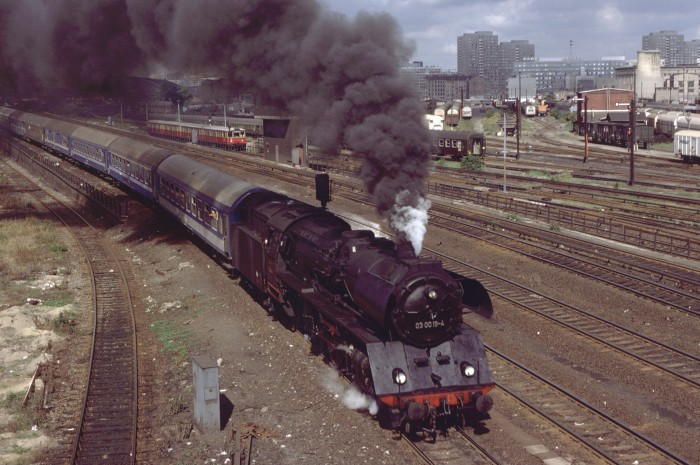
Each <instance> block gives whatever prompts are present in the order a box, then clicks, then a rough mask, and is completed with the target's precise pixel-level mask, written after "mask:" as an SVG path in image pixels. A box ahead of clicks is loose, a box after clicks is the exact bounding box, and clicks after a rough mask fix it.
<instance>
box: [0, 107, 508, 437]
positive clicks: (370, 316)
mask: <svg viewBox="0 0 700 465" xmlns="http://www.w3.org/2000/svg"><path fill="white" fill-rule="evenodd" d="M0 126H2V127H3V128H5V129H8V130H10V131H11V132H13V133H15V134H17V135H19V136H21V137H23V138H26V139H29V140H31V141H33V142H34V143H37V144H39V145H42V146H44V147H47V148H50V149H52V150H55V151H57V152H60V153H61V154H63V155H64V156H67V157H70V158H73V159H75V160H77V161H79V162H81V163H83V164H86V165H88V166H90V168H91V169H93V170H96V171H99V172H101V173H104V174H106V175H109V176H111V177H113V178H114V179H115V180H117V181H119V182H120V183H122V184H124V185H125V186H127V187H129V188H130V189H132V190H134V191H135V192H136V193H138V194H139V195H140V196H142V197H143V198H145V199H147V200H149V201H151V202H155V203H157V204H158V205H160V206H161V207H162V208H163V209H164V210H166V211H167V212H168V213H169V214H171V215H172V216H174V217H175V218H176V219H177V220H178V221H179V222H180V223H182V224H183V225H184V226H186V227H187V228H188V229H190V230H191V231H192V232H193V233H194V234H196V235H197V236H198V237H200V238H201V239H202V240H203V241H204V242H206V243H207V244H208V245H209V246H210V247H212V248H213V249H214V250H216V251H217V253H218V254H220V255H221V256H222V257H224V258H225V259H226V260H227V261H228V262H230V263H231V265H232V266H233V267H235V269H236V270H237V272H238V273H239V274H240V276H241V278H242V284H247V286H248V287H249V289H250V290H251V292H252V293H253V294H254V295H255V296H256V297H258V298H259V299H260V300H261V301H262V302H263V304H264V305H265V306H266V308H267V309H268V310H269V311H271V312H275V313H276V314H277V315H279V316H280V317H281V319H283V320H284V321H285V322H287V323H288V324H289V325H290V326H293V327H295V328H297V329H298V330H299V331H301V332H302V333H304V334H305V335H306V336H307V337H308V338H309V340H310V341H311V342H312V348H313V350H314V351H315V352H317V353H322V354H324V356H325V357H326V358H327V359H328V360H329V361H330V362H331V363H332V364H333V365H335V367H336V368H337V369H338V370H339V371H340V372H341V373H342V374H343V375H345V376H346V377H347V378H348V379H349V380H350V381H351V382H353V383H354V384H355V385H356V386H358V387H359V388H360V389H361V390H362V391H363V392H365V393H366V394H368V395H370V396H372V397H374V398H375V399H376V400H377V402H378V406H379V412H378V413H379V418H380V420H381V421H382V423H383V424H384V425H385V426H389V427H391V428H393V429H397V430H398V429H402V430H403V431H427V432H428V434H431V435H432V436H433V437H435V435H436V431H437V430H438V429H444V428H448V427H449V426H451V425H452V424H454V422H457V421H460V422H463V421H464V420H465V419H466V417H467V415H470V414H474V413H475V414H476V416H477V417H480V416H482V415H484V414H486V413H487V412H488V411H489V409H490V408H491V406H492V404H493V401H492V400H491V398H490V396H489V395H488V392H489V391H490V390H491V389H493V387H494V386H495V383H494V380H493V378H492V377H491V373H490V370H489V366H488V362H487V359H486V354H485V350H484V345H483V342H482V340H481V336H480V335H479V333H478V332H477V331H476V330H475V329H473V328H472V327H470V326H468V325H467V324H465V323H464V322H463V321H462V311H463V309H465V308H466V309H470V310H472V311H474V312H475V313H478V314H481V315H482V316H487V317H490V316H491V313H492V306H491V300H490V298H489V296H488V293H487V292H486V290H485V289H484V287H483V286H482V285H481V284H480V283H479V282H478V281H476V280H472V279H468V278H464V277H460V276H457V275H454V274H452V273H451V272H448V271H446V270H445V269H444V268H443V267H442V265H441V263H440V262H439V261H437V260H432V259H425V258H420V257H416V256H415V255H414V252H413V249H412V247H411V246H410V245H408V244H403V243H394V242H392V241H390V240H388V239H385V238H379V237H375V235H374V234H373V233H372V232H371V231H366V230H352V229H351V227H350V225H349V224H348V223H347V222H345V221H344V220H342V219H341V218H339V217H337V216H336V215H333V214H332V213H330V212H329V211H327V210H325V209H323V208H319V207H315V206H311V205H309V204H306V203H303V202H300V201H297V200H293V199H291V198H289V197H286V196H284V195H282V194H279V193H276V192H273V191H270V190H267V189H264V188H261V187H258V186H255V185H252V184H250V183H248V182H246V181H244V180H241V179H238V178H236V177H234V176H232V175H230V174H227V173H224V172H221V171H218V170H216V169H214V168H212V167H210V166H208V165H205V164H202V163H199V162H197V161H195V160H193V159H190V158H188V157H186V156H184V155H181V154H178V153H173V152H171V151H169V150H167V149H161V148H157V147H154V146H151V145H149V144H144V143H142V142H138V141H134V140H132V139H130V138H128V137H125V136H115V135H113V134H108V133H104V132H102V131H99V130H95V129H90V128H84V127H80V126H76V125H72V124H68V123H65V122H62V121H58V120H54V119H51V118H45V117H40V116H38V115H32V114H29V113H23V112H18V111H14V110H12V109H9V108H0ZM85 152H87V153H89V154H90V155H88V156H86V155H84V153H85Z"/></svg>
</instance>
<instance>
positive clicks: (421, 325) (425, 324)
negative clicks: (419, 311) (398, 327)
mask: <svg viewBox="0 0 700 465" xmlns="http://www.w3.org/2000/svg"><path fill="white" fill-rule="evenodd" d="M441 326H445V320H436V321H419V322H417V323H416V329H430V328H439V327H441Z"/></svg>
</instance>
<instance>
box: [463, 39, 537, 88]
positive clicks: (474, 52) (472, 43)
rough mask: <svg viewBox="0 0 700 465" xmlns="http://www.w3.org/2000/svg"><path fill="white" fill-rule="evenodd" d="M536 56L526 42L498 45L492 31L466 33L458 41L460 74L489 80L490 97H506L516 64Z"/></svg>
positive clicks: (533, 48) (533, 47) (532, 47)
mask: <svg viewBox="0 0 700 465" xmlns="http://www.w3.org/2000/svg"><path fill="white" fill-rule="evenodd" d="M534 56H535V46H534V45H533V44H531V43H529V42H528V41H527V40H513V41H510V42H503V43H499V42H498V36H496V35H493V32H491V31H477V32H474V33H465V34H462V35H461V36H460V37H458V38H457V74H460V75H463V76H467V77H469V78H473V77H481V78H483V79H484V80H486V82H487V83H488V89H487V94H488V96H491V97H502V96H504V95H505V92H506V80H507V79H508V78H509V77H511V76H512V75H513V65H514V64H515V63H517V62H520V61H523V60H527V59H532V58H533V57H534Z"/></svg>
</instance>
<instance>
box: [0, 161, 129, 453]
mask: <svg viewBox="0 0 700 465" xmlns="http://www.w3.org/2000/svg"><path fill="white" fill-rule="evenodd" d="M6 169H7V168H6ZM12 178H13V179H14V180H15V183H17V184H19V185H21V187H22V188H23V189H24V190H25V191H26V192H31V194H32V196H34V197H35V198H36V199H37V201H38V202H40V203H41V204H42V205H43V206H44V207H45V208H46V209H48V210H49V211H50V212H51V213H53V215H54V216H55V217H56V218H57V219H58V220H59V221H60V222H61V223H62V224H63V225H64V226H65V227H66V228H67V229H68V231H69V232H70V234H71V235H72V236H73V237H74V239H75V242H76V244H78V245H79V247H80V251H81V252H82V254H83V255H84V257H85V263H86V265H87V269H88V271H89V275H90V280H91V284H92V286H91V287H92V296H93V297H92V303H93V331H92V343H91V345H90V347H89V348H86V349H88V350H87V352H88V353H89V362H88V367H87V372H86V379H85V380H83V381H82V382H81V380H79V379H75V380H72V382H74V383H75V387H76V390H75V391H74V392H72V393H71V394H70V395H71V396H72V397H73V399H72V401H71V402H74V403H75V411H76V412H78V414H77V415H76V416H75V417H73V418H70V419H67V421H66V422H65V427H64V428H63V432H64V434H65V437H64V438H63V439H64V443H65V444H66V447H65V449H64V453H65V455H63V456H54V457H53V460H54V461H53V462H52V463H67V464H76V465H77V464H110V465H111V464H133V463H135V459H136V446H137V428H138V423H137V417H138V415H137V412H138V408H139V407H138V402H137V401H138V396H137V391H138V384H137V383H138V362H137V361H138V357H137V341H136V327H135V320H134V308H133V303H132V297H131V291H130V284H129V281H130V279H132V278H130V277H129V274H128V272H127V271H125V269H124V268H123V266H122V264H121V261H120V260H119V259H118V258H117V257H116V256H115V255H114V252H113V251H112V249H111V246H110V245H109V244H108V243H107V242H106V241H105V240H104V238H103V237H102V233H101V232H100V231H99V230H97V229H96V228H95V227H93V225H92V224H91V222H90V220H89V219H87V218H85V217H84V216H83V215H81V214H80V213H78V212H77V211H76V210H74V209H73V208H71V207H69V206H68V205H67V204H66V203H65V202H62V201H60V200H58V199H57V197H55V196H53V195H51V194H49V193H48V192H47V191H45V190H40V189H39V188H37V187H36V185H35V184H33V183H32V182H31V181H29V179H27V178H25V177H24V176H22V175H19V171H15V172H14V173H13V176H12ZM81 386H83V387H81ZM80 392H84V395H83V396H82V399H81V398H79V397H80V396H79V393H80ZM71 437H72V439H71Z"/></svg>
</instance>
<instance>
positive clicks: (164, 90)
mask: <svg viewBox="0 0 700 465" xmlns="http://www.w3.org/2000/svg"><path fill="white" fill-rule="evenodd" d="M160 95H161V98H162V99H163V100H168V101H170V102H172V103H173V105H177V104H178V102H179V103H180V104H181V105H183V106H184V105H185V104H186V103H187V102H189V101H190V100H192V94H191V93H190V90H189V89H188V88H187V87H183V86H179V85H177V84H175V83H174V82H170V81H166V80H163V84H162V85H161V87H160Z"/></svg>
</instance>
